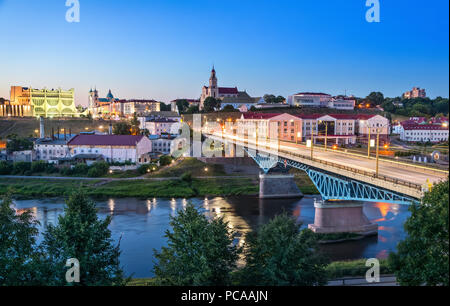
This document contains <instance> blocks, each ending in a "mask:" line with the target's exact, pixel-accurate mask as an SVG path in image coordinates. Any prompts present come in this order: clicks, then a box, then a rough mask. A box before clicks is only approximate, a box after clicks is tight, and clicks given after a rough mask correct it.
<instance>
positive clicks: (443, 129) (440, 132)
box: [399, 123, 448, 143]
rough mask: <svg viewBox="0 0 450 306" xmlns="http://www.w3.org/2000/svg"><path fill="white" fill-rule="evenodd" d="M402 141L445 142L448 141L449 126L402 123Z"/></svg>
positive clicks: (400, 131)
mask: <svg viewBox="0 0 450 306" xmlns="http://www.w3.org/2000/svg"><path fill="white" fill-rule="evenodd" d="M399 134H400V140H403V141H407V142H433V143H438V142H445V141H448V125H447V126H443V125H437V124H436V125H435V124H417V123H413V124H411V123H401V124H400V127H399Z"/></svg>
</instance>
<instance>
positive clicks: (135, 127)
mask: <svg viewBox="0 0 450 306" xmlns="http://www.w3.org/2000/svg"><path fill="white" fill-rule="evenodd" d="M130 123H131V130H132V131H131V134H132V135H139V132H140V130H141V123H140V122H139V119H138V118H137V114H136V113H134V114H133V118H131V122H130Z"/></svg>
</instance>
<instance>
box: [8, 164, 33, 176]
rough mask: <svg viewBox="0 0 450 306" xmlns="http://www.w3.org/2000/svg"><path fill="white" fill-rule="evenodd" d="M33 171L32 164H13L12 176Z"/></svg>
mask: <svg viewBox="0 0 450 306" xmlns="http://www.w3.org/2000/svg"><path fill="white" fill-rule="evenodd" d="M27 171H31V163H27V162H17V163H14V164H13V171H12V174H14V175H24V174H25V172H27Z"/></svg>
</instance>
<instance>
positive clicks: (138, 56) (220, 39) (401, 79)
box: [0, 0, 449, 104]
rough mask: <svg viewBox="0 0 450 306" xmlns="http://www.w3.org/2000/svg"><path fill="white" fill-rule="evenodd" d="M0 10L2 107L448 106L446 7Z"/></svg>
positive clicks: (305, 1) (59, 2)
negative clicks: (307, 101)
mask: <svg viewBox="0 0 450 306" xmlns="http://www.w3.org/2000/svg"><path fill="white" fill-rule="evenodd" d="M79 2H80V6H81V20H80V23H68V22H66V20H65V14H66V10H67V7H66V6H65V0H40V1H31V0H0V97H5V98H8V97H9V88H10V86H11V85H23V86H33V87H36V88H40V87H44V86H46V87H49V88H56V87H62V88H65V89H68V88H75V90H76V102H77V103H83V104H87V95H88V91H89V89H90V87H91V86H97V89H99V90H100V95H101V96H106V93H107V90H108V89H109V88H111V89H112V91H113V94H114V95H115V96H117V97H120V98H154V99H159V100H162V101H170V100H172V99H175V98H198V97H199V96H200V92H201V87H202V86H203V85H205V84H207V82H208V78H209V73H210V70H211V66H212V64H213V63H214V64H215V67H216V71H217V76H218V79H219V86H238V88H239V89H241V90H244V89H245V90H247V91H248V92H249V94H250V95H253V96H260V95H264V94H266V93H273V94H277V95H278V94H280V95H283V96H287V95H289V94H293V93H296V92H299V91H322V92H327V93H330V94H343V93H344V92H345V91H347V93H348V94H354V95H357V96H366V95H367V94H368V93H369V92H371V91H382V92H383V93H385V95H386V96H399V95H401V94H402V93H403V92H404V91H406V90H409V89H410V88H412V87H413V86H419V87H423V88H426V89H427V91H428V94H429V95H430V96H431V97H435V96H444V97H448V96H449V85H448V83H449V15H448V14H449V13H448V12H449V3H448V0H433V1H423V0H421V1H419V0H395V1H393V0H380V5H381V10H380V13H381V22H380V23H368V22H366V20H365V13H366V10H367V9H368V8H367V7H366V6H365V0H314V1H313V0H292V1H288V0H277V1H275V0H272V1H267V0H226V1H225V0H196V1H194V0H156V1H155V0H109V1H108V0H79Z"/></svg>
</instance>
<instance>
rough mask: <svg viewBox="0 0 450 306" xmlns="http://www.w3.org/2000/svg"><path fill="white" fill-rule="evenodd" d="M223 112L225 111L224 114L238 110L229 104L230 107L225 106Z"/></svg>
mask: <svg viewBox="0 0 450 306" xmlns="http://www.w3.org/2000/svg"><path fill="white" fill-rule="evenodd" d="M222 111H224V112H234V111H236V109H235V108H234V107H233V105H230V104H228V105H225V106H224V108H223V109H222Z"/></svg>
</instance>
